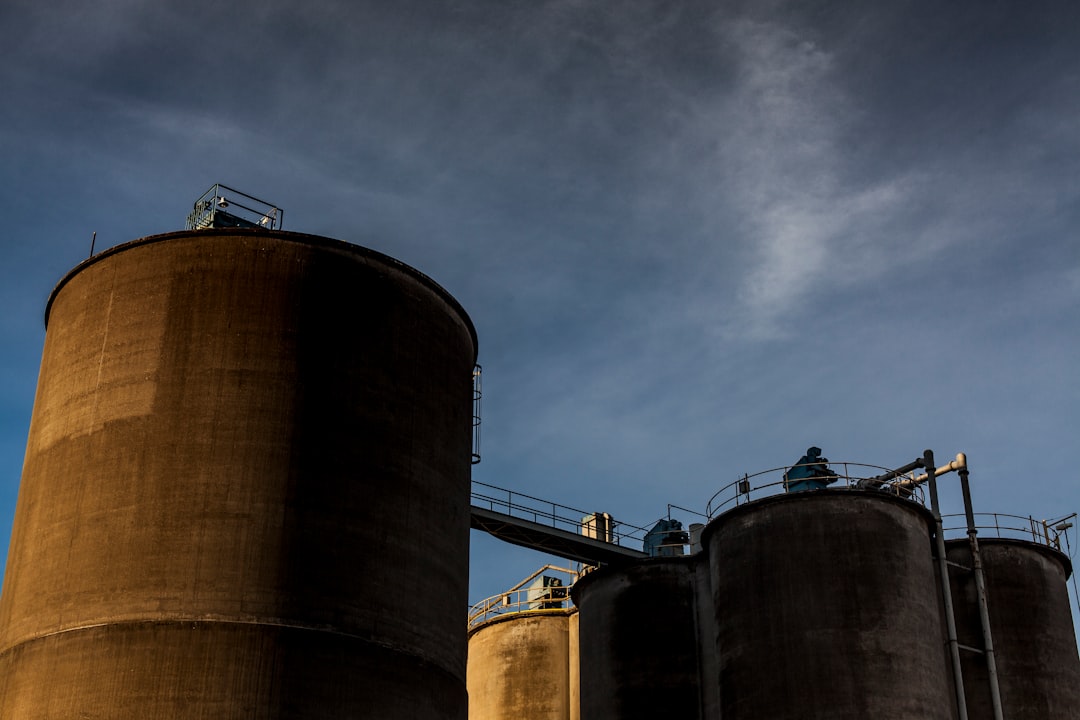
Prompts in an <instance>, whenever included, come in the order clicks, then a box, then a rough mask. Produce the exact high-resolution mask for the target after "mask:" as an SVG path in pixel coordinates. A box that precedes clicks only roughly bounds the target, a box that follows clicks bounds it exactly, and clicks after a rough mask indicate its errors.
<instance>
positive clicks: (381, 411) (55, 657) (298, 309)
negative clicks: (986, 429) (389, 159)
mask: <svg viewBox="0 0 1080 720" xmlns="http://www.w3.org/2000/svg"><path fill="white" fill-rule="evenodd" d="M46 326H47V332H46V338H45V348H44V353H43V360H42V365H41V372H40V377H39V381H38V389H37V396H36V398H35V405H34V412H33V417H32V420H31V426H30V433H29V439H28V445H27V452H26V461H25V465H24V469H23V476H22V484H21V487H20V494H19V500H18V506H17V510H16V515H15V520H14V528H13V532H12V542H11V548H10V551H9V556H8V563H7V573H6V578H5V582H4V588H3V596H2V598H0V717H5V718H7V717H11V718H16V717H17V718H22V719H32V718H45V717H49V718H58V717H65V718H66V717H72V718H73V717H109V718H121V719H123V718H138V719H139V720H144V719H145V718H153V717H185V718H301V717H302V718H309V719H310V718H341V717H380V718H432V719H435V718H438V719H440V720H441V719H446V720H451V719H452V720H464V718H465V717H466V714H467V700H466V690H465V656H466V637H465V632H464V630H463V628H462V626H461V619H460V615H459V609H460V608H461V607H463V606H464V605H465V604H466V602H467V580H468V542H469V475H470V469H469V465H470V430H471V386H470V379H471V371H472V368H473V365H474V362H475V359H476V334H475V330H474V329H473V327H472V324H471V322H470V321H469V319H468V317H467V316H466V314H465V312H464V311H463V310H462V308H461V307H460V306H459V305H458V303H457V302H456V301H454V299H453V298H452V297H450V295H449V294H447V293H446V292H445V291H444V290H443V289H442V288H440V287H439V286H438V285H436V284H435V283H434V282H433V281H431V280H430V279H429V278H427V277H426V276H424V275H422V274H421V273H419V272H417V271H416V270H413V269H411V268H409V267H407V266H405V265H403V264H401V263H399V262H397V261H395V260H393V259H392V258H389V257H386V256H384V255H381V254H379V253H376V252H372V251H369V250H365V249H363V248H360V247H357V246H354V245H349V244H346V243H342V242H338V241H334V240H330V239H326V238H320V237H314V236H309V235H301V234H296V233H287V232H281V231H261V232H260V231H247V230H203V231H197V232H190V231H189V232H177V233H170V234H166V235H160V236H153V237H148V238H144V239H142V240H137V241H134V242H131V243H127V244H125V245H121V246H118V247H116V248H113V249H111V250H108V251H106V252H103V253H100V254H98V255H96V256H94V257H93V258H91V259H90V260H87V261H86V262H84V263H82V264H81V265H80V266H78V267H77V268H75V269H74V270H72V271H71V272H70V273H69V274H68V275H67V276H66V277H65V278H64V279H63V280H62V281H61V282H60V284H59V285H58V286H57V288H56V289H55V290H54V291H53V294H52V296H51V297H50V299H49V304H48V308H47V311H46Z"/></svg>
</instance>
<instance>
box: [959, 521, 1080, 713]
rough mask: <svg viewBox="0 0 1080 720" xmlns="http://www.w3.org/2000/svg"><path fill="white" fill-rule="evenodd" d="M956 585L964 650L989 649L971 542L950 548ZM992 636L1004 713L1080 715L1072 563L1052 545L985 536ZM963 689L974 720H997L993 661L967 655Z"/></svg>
mask: <svg viewBox="0 0 1080 720" xmlns="http://www.w3.org/2000/svg"><path fill="white" fill-rule="evenodd" d="M946 553H947V556H948V558H949V560H950V561H952V562H954V563H956V565H955V566H953V567H951V568H950V573H949V575H950V583H951V584H952V588H953V601H954V603H955V606H956V618H957V632H958V635H959V641H960V643H961V644H962V645H967V646H969V647H973V648H983V647H984V643H983V637H982V625H981V622H980V619H979V606H978V604H977V602H978V599H977V595H976V589H975V578H974V575H973V573H972V572H971V571H970V570H969V568H971V567H972V562H971V551H970V545H969V543H968V541H967V540H966V539H964V540H951V541H949V542H948V543H947V545H946ZM979 555H980V557H981V558H982V565H983V572H984V576H985V578H986V595H987V605H988V608H989V611H990V632H991V638H992V639H993V643H994V657H995V661H996V663H995V664H996V666H997V674H998V684H999V687H1000V694H1001V705H1002V711H1003V714H1004V716H1005V717H1006V718H1009V719H1010V720H1014V719H1015V720H1025V719H1027V718H1032V719H1035V718H1080V658H1078V656H1077V648H1076V634H1075V630H1074V628H1073V622H1072V613H1071V610H1070V604H1069V592H1068V586H1067V585H1066V580H1067V579H1068V577H1069V573H1070V572H1071V570H1072V567H1071V563H1070V561H1069V559H1068V558H1067V557H1066V556H1065V555H1063V554H1062V553H1060V552H1058V551H1056V550H1053V549H1051V548H1049V547H1047V546H1046V545H1041V544H1036V543H1032V542H1024V541H1021V540H1008V539H998V538H981V539H980V540H979ZM961 660H962V667H963V670H964V691H965V694H966V696H967V705H968V713H969V717H970V718H971V720H982V719H983V718H993V710H992V705H991V699H990V698H991V695H990V685H989V678H988V676H987V669H986V662H985V659H984V657H983V656H982V655H980V654H977V653H972V652H966V651H962V653H961Z"/></svg>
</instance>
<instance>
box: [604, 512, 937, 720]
mask: <svg viewBox="0 0 1080 720" xmlns="http://www.w3.org/2000/svg"><path fill="white" fill-rule="evenodd" d="M929 523H930V517H929V513H927V512H926V511H925V510H924V509H922V508H921V507H918V506H916V505H914V504H913V503H910V502H907V501H903V500H898V499H895V498H892V497H890V496H887V495H885V494H883V493H872V492H859V491H833V490H823V491H816V492H803V493H798V494H794V495H786V496H778V497H773V498H767V499H765V500H761V501H757V502H753V503H750V504H747V505H744V506H742V507H740V508H738V509H736V510H733V511H730V512H728V513H725V514H724V515H722V516H720V517H719V518H717V519H716V520H714V521H713V522H712V523H711V524H710V525H709V526H708V527H707V528H706V529H705V532H704V537H703V544H704V546H705V548H706V552H707V553H708V562H709V565H710V568H711V578H712V592H713V603H714V604H713V610H714V612H715V623H716V628H717V633H716V639H717V646H716V648H715V650H714V651H715V652H716V653H717V657H718V671H719V678H718V679H719V685H720V698H719V699H720V710H721V712H720V715H721V716H722V717H723V718H724V720H744V719H746V720H760V718H770V720H803V719H804V718H815V720H833V719H835V720H840V719H841V718H875V720H901V719H903V720H926V719H927V718H942V719H948V718H951V717H952V713H953V711H952V707H953V706H954V703H953V699H952V696H951V693H950V687H949V681H948V677H949V675H948V672H949V671H948V669H947V668H946V666H945V663H944V658H943V655H942V651H941V646H942V638H941V636H940V634H939V632H938V628H939V614H938V605H937V597H938V595H937V593H936V588H935V581H934V577H935V575H934V564H933V561H932V556H931V547H930V534H929ZM584 622H585V614H584V611H583V612H582V626H583V627H584Z"/></svg>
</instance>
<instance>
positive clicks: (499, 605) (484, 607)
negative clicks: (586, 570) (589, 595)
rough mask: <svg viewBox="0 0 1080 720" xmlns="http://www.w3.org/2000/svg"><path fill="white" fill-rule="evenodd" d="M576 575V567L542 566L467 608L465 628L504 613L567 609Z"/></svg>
mask: <svg viewBox="0 0 1080 720" xmlns="http://www.w3.org/2000/svg"><path fill="white" fill-rule="evenodd" d="M580 576H581V573H580V572H579V571H577V570H571V569H569V568H563V567H558V566H556V565H545V566H544V567H542V568H540V569H539V570H537V571H536V572H534V573H533V574H531V575H529V576H528V577H527V578H525V579H524V580H522V581H521V582H519V583H518V584H516V585H514V586H513V587H512V588H510V589H509V590H506V591H505V592H501V593H499V594H498V595H492V596H491V597H489V598H485V599H483V600H481V601H480V602H478V603H475V604H474V605H473V606H472V607H470V608H469V627H470V628H472V627H475V626H476V625H479V624H481V623H483V622H486V621H488V620H491V619H493V618H496V617H500V616H504V615H511V614H517V613H529V612H537V611H541V610H565V609H569V608H570V607H571V606H572V602H571V600H570V588H571V587H572V586H573V584H574V583H575V582H577V579H578V577H580Z"/></svg>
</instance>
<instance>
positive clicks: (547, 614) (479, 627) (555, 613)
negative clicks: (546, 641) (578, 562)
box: [469, 607, 578, 638]
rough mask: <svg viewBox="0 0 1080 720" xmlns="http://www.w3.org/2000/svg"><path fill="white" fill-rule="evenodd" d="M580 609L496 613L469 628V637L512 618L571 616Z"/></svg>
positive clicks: (545, 609)
mask: <svg viewBox="0 0 1080 720" xmlns="http://www.w3.org/2000/svg"><path fill="white" fill-rule="evenodd" d="M577 611H578V609H577V608H576V607H568V608H544V609H540V610H519V611H517V612H511V613H503V614H502V615H496V616H495V617H493V618H491V619H489V620H485V621H483V622H479V623H476V624H475V625H473V626H472V627H470V628H469V638H472V636H473V635H475V634H476V633H478V632H479V631H481V630H483V629H484V628H488V627H491V626H492V625H498V624H500V623H505V622H510V621H511V620H522V619H527V618H535V617H551V616H560V617H570V616H571V615H574V614H576V613H577Z"/></svg>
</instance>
